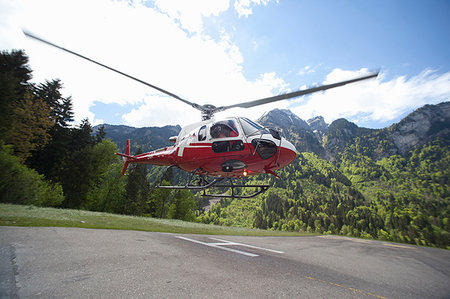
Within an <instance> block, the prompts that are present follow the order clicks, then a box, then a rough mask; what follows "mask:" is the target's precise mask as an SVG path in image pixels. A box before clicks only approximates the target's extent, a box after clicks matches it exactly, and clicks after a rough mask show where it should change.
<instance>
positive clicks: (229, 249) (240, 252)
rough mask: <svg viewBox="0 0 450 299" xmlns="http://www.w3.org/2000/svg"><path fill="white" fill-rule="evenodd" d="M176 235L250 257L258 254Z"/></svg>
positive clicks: (179, 237)
mask: <svg viewBox="0 0 450 299" xmlns="http://www.w3.org/2000/svg"><path fill="white" fill-rule="evenodd" d="M176 237H177V238H178V239H183V240H186V241H190V242H193V243H197V244H202V245H205V246H209V247H214V248H219V249H222V250H226V251H231V252H234V253H239V254H242V255H246V256H250V257H256V256H259V255H257V254H253V253H250V252H245V251H241V250H237V249H233V248H227V247H222V246H223V245H218V243H205V242H201V241H197V240H194V239H189V238H186V237H181V236H176Z"/></svg>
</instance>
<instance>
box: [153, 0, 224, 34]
mask: <svg viewBox="0 0 450 299" xmlns="http://www.w3.org/2000/svg"><path fill="white" fill-rule="evenodd" d="M155 4H156V5H157V6H158V7H159V9H161V11H163V12H165V13H167V14H168V15H169V16H170V18H171V19H174V20H178V21H179V22H180V24H181V26H182V28H184V29H186V30H188V31H189V32H191V33H193V32H199V33H200V32H202V31H203V19H202V18H203V17H210V16H218V15H219V14H220V13H221V12H224V11H226V10H228V7H229V0H215V1H211V0H190V1H185V0H170V1H168V0H156V1H155Z"/></svg>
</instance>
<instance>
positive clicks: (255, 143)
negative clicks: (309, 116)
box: [24, 32, 378, 198]
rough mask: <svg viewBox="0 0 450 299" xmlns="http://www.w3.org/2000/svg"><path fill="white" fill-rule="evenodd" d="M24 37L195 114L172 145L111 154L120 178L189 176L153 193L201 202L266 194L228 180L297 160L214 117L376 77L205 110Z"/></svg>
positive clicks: (240, 120) (258, 130)
mask: <svg viewBox="0 0 450 299" xmlns="http://www.w3.org/2000/svg"><path fill="white" fill-rule="evenodd" d="M24 34H25V35H26V36H28V37H30V38H33V39H36V40H38V41H40V42H43V43H45V44H48V45H50V46H53V47H56V48H58V49H60V50H63V51H65V52H68V53H70V54H73V55H76V56H78V57H80V58H83V59H86V60H88V61H90V62H93V63H95V64H97V65H100V66H102V67H104V68H107V69H109V70H111V71H114V72H116V73H119V74H121V75H123V76H126V77H128V78H130V79H133V80H135V81H138V82H140V83H142V84H145V85H147V86H149V87H151V88H154V89H156V90H158V91H160V92H162V93H164V94H166V95H169V96H171V97H173V98H175V99H177V100H179V101H181V102H183V103H185V104H188V105H190V106H191V107H193V108H195V109H197V110H200V111H201V114H202V121H201V122H198V123H195V124H192V125H188V126H186V127H184V128H183V129H182V130H181V131H180V133H179V134H178V136H173V137H171V138H170V141H172V142H173V143H174V144H173V145H172V146H169V147H165V148H161V149H157V150H155V151H151V152H148V153H144V154H140V155H131V152H130V140H127V145H126V150H125V153H116V154H117V155H119V156H121V157H123V159H124V167H123V171H122V174H125V172H126V170H127V168H128V165H129V164H152V165H158V166H168V168H167V169H166V172H167V170H169V169H170V168H172V167H178V168H179V169H182V170H184V171H186V172H188V173H190V175H189V178H188V180H187V182H186V184H185V185H181V186H162V185H161V184H158V186H157V188H166V189H189V190H203V191H204V192H203V195H204V196H213V197H232V198H243V197H253V196H256V195H258V194H260V193H262V192H264V191H266V190H267V189H268V188H269V185H244V184H234V183H233V181H232V180H231V179H232V178H242V177H246V176H250V175H259V174H271V175H274V176H277V177H278V175H277V174H276V173H275V171H276V170H277V169H280V168H283V167H285V166H287V165H289V164H290V163H291V162H292V161H294V159H295V157H296V155H297V150H296V149H295V147H294V145H292V143H290V142H289V141H287V140H286V139H285V138H283V137H282V136H281V134H280V132H279V131H277V130H275V129H270V128H265V127H263V126H261V125H260V124H258V123H255V122H253V121H251V120H249V119H247V118H244V117H230V118H226V119H220V120H215V119H214V118H213V115H214V114H215V113H217V112H221V111H224V110H227V109H230V108H238V107H239V108H251V107H255V106H259V105H264V104H268V103H272V102H276V101H281V100H285V99H290V98H295V97H299V96H303V95H306V94H310V93H314V92H318V91H323V90H327V89H330V88H335V87H339V86H343V85H346V84H349V83H353V82H357V81H361V80H366V79H369V78H374V77H376V76H378V72H375V73H372V74H369V75H366V76H363V77H359V78H355V79H352V80H347V81H342V82H338V83H334V84H329V85H322V86H317V87H313V88H309V89H304V90H298V91H294V92H290V93H286V94H280V95H277V96H273V97H268V98H264V99H259V100H254V101H249V102H243V103H238V104H233V105H229V106H221V107H216V106H214V105H209V104H205V105H200V104H196V103H193V102H190V101H188V100H185V99H182V98H180V97H179V96H177V95H175V94H173V93H171V92H169V91H167V90H164V89H162V88H159V87H157V86H154V85H152V84H150V83H147V82H145V81H142V80H140V79H138V78H135V77H133V76H130V75H128V74H125V73H123V72H121V71H118V70H116V69H113V68H111V67H109V66H106V65H104V64H101V63H99V62H96V61H94V60H92V59H90V58H87V57H85V56H82V55H80V54H78V53H75V52H73V51H70V50H68V49H65V48H63V47H60V46H58V45H55V44H53V43H51V42H49V41H46V40H44V39H42V38H39V37H36V36H34V35H32V34H30V33H28V32H24ZM163 177H164V176H163ZM208 177H211V178H212V181H208ZM225 179H227V180H228V182H229V184H223V183H222V182H223V181H224V180H225ZM211 187H227V188H231V195H228V194H214V195H212V194H206V190H207V189H209V188H211ZM236 187H240V188H257V189H259V190H258V191H256V192H254V193H253V194H251V195H248V196H241V195H236V194H235V190H234V188H236Z"/></svg>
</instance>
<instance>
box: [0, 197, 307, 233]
mask: <svg viewBox="0 0 450 299" xmlns="http://www.w3.org/2000/svg"><path fill="white" fill-rule="evenodd" d="M0 226H46V227H55V226H56V227H81V228H95V229H120V230H138V231H151V232H167V233H178V234H205V235H241V236H304V235H310V234H307V233H299V232H280V231H267V230H260V229H250V228H241V227H228V226H219V225H211V224H203V223H194V222H186V221H181V220H172V219H156V218H149V217H136V216H126V215H116V214H108V213H100V212H90V211H83V210H69V209H54V208H40V207H35V206H23V205H12V204H0Z"/></svg>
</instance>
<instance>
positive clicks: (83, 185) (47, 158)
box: [0, 50, 197, 221]
mask: <svg viewBox="0 0 450 299" xmlns="http://www.w3.org/2000/svg"><path fill="white" fill-rule="evenodd" d="M31 78H32V70H31V69H30V67H29V66H28V56H27V55H26V54H25V53H24V52H23V51H20V50H13V51H11V52H8V51H2V52H1V55H0V104H1V107H2V110H1V111H0V113H1V115H0V146H1V150H0V167H1V169H2V172H1V174H0V194H1V195H0V196H1V202H9V203H18V204H33V205H37V206H52V207H60V208H73V209H87V210H93V211H104V212H112V213H119V214H129V215H141V216H142V215H145V216H152V217H161V218H175V219H184V220H191V221H193V220H194V218H195V215H194V212H195V210H196V209H197V205H196V202H195V200H194V197H193V195H192V194H191V193H190V192H187V191H176V192H172V191H170V190H169V191H161V190H155V189H154V188H153V186H151V185H150V183H149V180H148V177H147V176H148V169H147V167H146V166H143V165H138V166H136V167H133V168H132V169H131V170H130V171H129V175H127V176H122V175H121V169H122V165H123V164H122V163H121V161H120V159H119V158H118V156H116V155H114V153H115V152H117V151H118V150H117V145H116V144H115V143H113V142H112V141H110V140H108V139H105V131H104V128H103V127H100V128H99V130H98V131H97V132H96V133H95V134H93V129H92V126H91V124H90V123H89V120H88V119H84V120H82V121H81V123H80V124H78V125H74V124H73V121H74V112H73V103H72V99H71V97H64V96H63V95H62V93H61V90H62V88H63V83H62V82H61V80H59V79H53V80H46V81H45V82H43V83H39V84H36V83H32V82H31V81H30V80H31Z"/></svg>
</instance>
